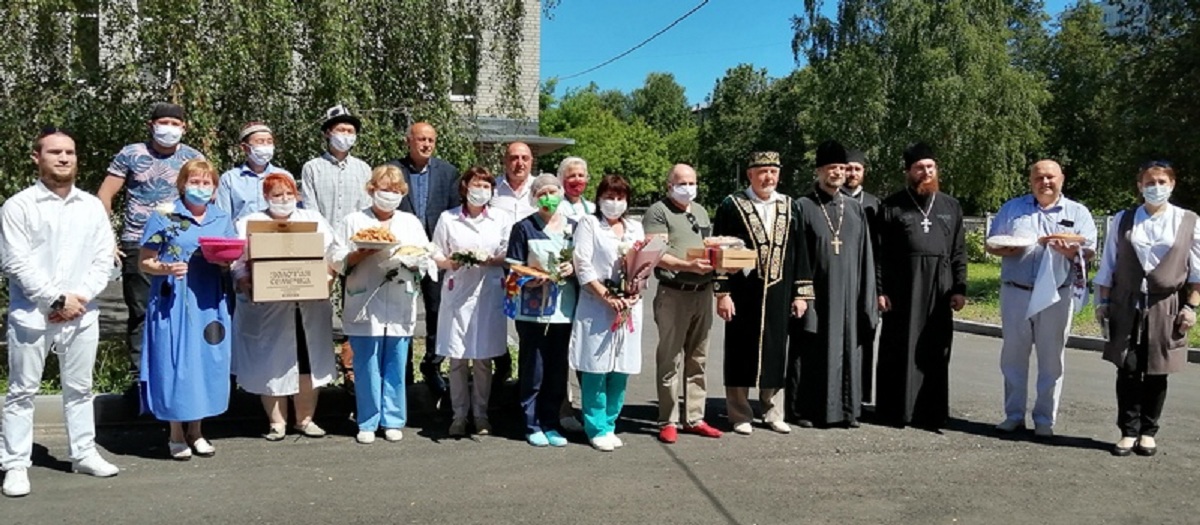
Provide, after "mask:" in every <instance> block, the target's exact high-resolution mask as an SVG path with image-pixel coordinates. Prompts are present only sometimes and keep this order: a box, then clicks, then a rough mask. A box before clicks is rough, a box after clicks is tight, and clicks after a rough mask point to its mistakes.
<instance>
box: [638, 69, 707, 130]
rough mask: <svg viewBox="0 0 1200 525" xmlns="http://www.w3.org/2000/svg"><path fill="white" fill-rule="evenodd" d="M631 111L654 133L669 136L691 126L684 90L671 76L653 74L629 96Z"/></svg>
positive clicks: (690, 116) (689, 111)
mask: <svg viewBox="0 0 1200 525" xmlns="http://www.w3.org/2000/svg"><path fill="white" fill-rule="evenodd" d="M630 99H631V100H630V103H631V109H632V112H633V114H634V115H637V116H639V117H641V118H642V120H645V121H646V124H648V125H649V126H650V127H651V128H653V129H654V130H655V131H657V132H659V133H661V134H663V135H667V134H669V133H672V132H674V131H676V130H678V129H680V128H682V127H684V126H687V125H688V124H691V123H692V115H691V110H690V109H689V108H688V103H687V97H686V96H685V95H684V89H683V86H681V85H679V83H678V82H675V75H672V74H670V73H650V74H649V75H647V76H646V83H645V85H643V86H642V87H640V88H638V89H635V90H633V93H631V94H630Z"/></svg>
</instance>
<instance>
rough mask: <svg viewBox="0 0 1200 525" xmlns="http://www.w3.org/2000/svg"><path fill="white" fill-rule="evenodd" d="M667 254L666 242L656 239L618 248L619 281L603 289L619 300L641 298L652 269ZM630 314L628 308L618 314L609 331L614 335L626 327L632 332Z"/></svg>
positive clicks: (660, 238) (652, 238)
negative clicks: (613, 332) (623, 326)
mask: <svg viewBox="0 0 1200 525" xmlns="http://www.w3.org/2000/svg"><path fill="white" fill-rule="evenodd" d="M666 252H667V241H666V240H665V239H664V238H663V237H661V236H657V235H656V236H653V237H651V238H649V239H646V240H643V241H637V242H632V243H621V244H620V245H618V246H617V254H618V255H619V256H620V257H621V260H619V261H617V271H618V277H617V279H606V280H605V281H604V287H605V288H607V289H608V293H609V295H610V296H613V297H618V298H621V299H629V298H634V297H640V296H641V294H642V291H643V290H645V289H646V281H647V279H649V278H650V273H651V272H653V271H654V267H655V266H658V262H659V261H661V260H662V258H663V255H664V254H666ZM631 314H632V311H631V309H630V308H628V307H627V308H625V309H623V310H621V311H620V312H617V318H616V320H614V321H613V324H612V326H610V327H609V330H610V331H616V330H617V329H619V328H620V327H621V326H622V325H625V326H628V327H629V331H630V332H632V331H633V316H632V315H631Z"/></svg>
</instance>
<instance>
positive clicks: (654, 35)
mask: <svg viewBox="0 0 1200 525" xmlns="http://www.w3.org/2000/svg"><path fill="white" fill-rule="evenodd" d="M707 3H708V0H704V1H702V2H700V3H699V4H698V5H696V7H693V8H692V9H691V10H690V11H688V12H686V13H684V14H683V16H681V17H679V18H676V19H675V21H674V22H671V23H670V24H668V25H667V27H664V28H662V29H660V30H659V31H658V32H657V33H654V34H653V35H650V37H649V38H647V39H645V40H642V41H641V42H640V43H638V45H636V46H633V47H631V48H629V49H628V50H626V51H625V52H624V53H621V54H619V55H617V56H615V57H612V58H610V59H608V60H605V61H604V62H601V63H599V64H597V65H595V66H592V67H590V68H588V69H585V70H583V71H580V72H578V73H575V74H572V75H567V76H565V77H557V78H558V80H568V79H572V78H575V77H579V76H583V75H586V74H588V73H591V72H592V71H595V70H597V69H600V68H602V67H604V66H607V65H609V64H611V63H613V62H616V61H617V60H620V59H621V58H623V57H625V56H626V55H628V54H630V53H632V52H634V51H637V50H638V48H640V47H642V46H644V45H646V44H649V43H650V41H651V40H654V39H655V38H658V37H659V35H661V34H663V33H666V32H667V31H668V30H670V29H671V28H672V27H675V25H676V24H678V23H680V22H682V21H684V19H686V18H687V17H689V16H692V13H695V12H696V11H699V10H700V8H701V7H704V5H705V4H707Z"/></svg>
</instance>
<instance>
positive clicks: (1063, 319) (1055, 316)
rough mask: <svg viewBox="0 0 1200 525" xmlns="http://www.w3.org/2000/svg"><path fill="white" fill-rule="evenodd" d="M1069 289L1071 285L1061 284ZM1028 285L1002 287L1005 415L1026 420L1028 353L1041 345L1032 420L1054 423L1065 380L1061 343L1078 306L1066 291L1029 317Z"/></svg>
mask: <svg viewBox="0 0 1200 525" xmlns="http://www.w3.org/2000/svg"><path fill="white" fill-rule="evenodd" d="M1058 293H1059V294H1060V295H1068V294H1070V289H1069V288H1064V289H1059V291H1058ZM1030 294H1031V292H1030V291H1029V290H1022V289H1020V288H1017V287H1015V286H1009V285H1002V286H1001V287H1000V316H1001V321H1002V325H1001V329H1002V331H1003V335H1004V343H1003V345H1002V346H1001V347H1000V372H1001V373H1002V374H1003V375H1004V416H1005V419H1008V420H1012V421H1024V420H1025V411H1026V404H1027V401H1028V397H1029V354H1030V353H1031V350H1032V349H1033V348H1036V349H1037V387H1036V388H1037V400H1036V401H1035V402H1034V405H1033V423H1034V425H1049V426H1054V421H1055V418H1056V417H1057V415H1058V403H1059V399H1060V398H1061V395H1062V384H1063V358H1064V352H1063V347H1064V346H1065V345H1066V342H1067V334H1069V333H1070V332H1071V319H1072V314H1073V313H1074V311H1075V309H1074V308H1073V305H1072V303H1073V300H1072V299H1071V298H1070V296H1069V295H1068V296H1067V297H1064V298H1063V299H1062V300H1060V301H1058V302H1057V303H1054V304H1053V305H1050V307H1048V308H1046V309H1045V310H1042V311H1041V312H1038V314H1037V315H1035V316H1033V318H1031V319H1027V318H1025V311H1026V308H1028V306H1029V296H1030Z"/></svg>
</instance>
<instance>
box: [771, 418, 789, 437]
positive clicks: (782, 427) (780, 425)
mask: <svg viewBox="0 0 1200 525" xmlns="http://www.w3.org/2000/svg"><path fill="white" fill-rule="evenodd" d="M767 427H769V428H770V429H771V430H774V431H776V432H778V433H780V434H791V433H792V427H789V426H788V424H787V423H784V422H783V421H769V422H767Z"/></svg>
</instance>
